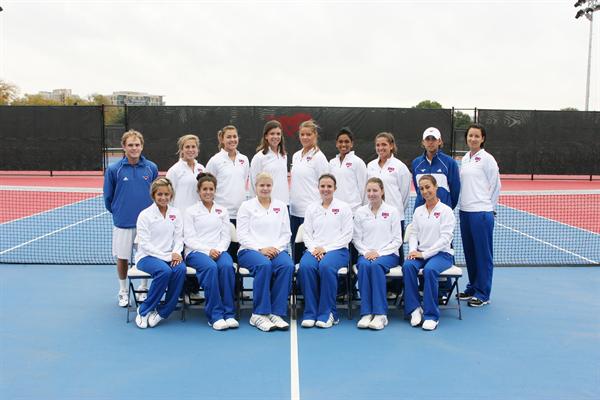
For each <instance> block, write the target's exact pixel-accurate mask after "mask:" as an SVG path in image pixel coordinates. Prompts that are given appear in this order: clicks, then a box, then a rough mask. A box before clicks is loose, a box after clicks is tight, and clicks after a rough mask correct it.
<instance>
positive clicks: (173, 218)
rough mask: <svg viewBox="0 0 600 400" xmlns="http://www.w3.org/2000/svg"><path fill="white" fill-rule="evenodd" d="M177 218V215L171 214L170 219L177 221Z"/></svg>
mask: <svg viewBox="0 0 600 400" xmlns="http://www.w3.org/2000/svg"><path fill="white" fill-rule="evenodd" d="M175 218H177V216H175V215H174V214H169V219H170V220H171V221H175Z"/></svg>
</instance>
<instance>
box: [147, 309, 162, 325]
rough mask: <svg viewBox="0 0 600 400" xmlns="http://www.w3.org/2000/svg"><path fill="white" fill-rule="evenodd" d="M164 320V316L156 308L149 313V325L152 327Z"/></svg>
mask: <svg viewBox="0 0 600 400" xmlns="http://www.w3.org/2000/svg"><path fill="white" fill-rule="evenodd" d="M162 320H163V317H161V316H160V314H159V313H158V311H156V310H154V311H152V312H151V313H150V314H148V326H149V327H150V328H154V327H155V326H156V325H158V323H159V322H160V321H162Z"/></svg>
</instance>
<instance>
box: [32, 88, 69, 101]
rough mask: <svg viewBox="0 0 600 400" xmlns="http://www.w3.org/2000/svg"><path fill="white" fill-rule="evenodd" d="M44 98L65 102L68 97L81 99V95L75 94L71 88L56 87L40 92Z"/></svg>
mask: <svg viewBox="0 0 600 400" xmlns="http://www.w3.org/2000/svg"><path fill="white" fill-rule="evenodd" d="M38 95H40V96H41V97H42V98H44V99H48V100H52V101H58V102H60V103H65V102H66V101H67V99H79V96H77V95H73V93H72V91H71V89H54V90H52V91H51V92H39V93H38Z"/></svg>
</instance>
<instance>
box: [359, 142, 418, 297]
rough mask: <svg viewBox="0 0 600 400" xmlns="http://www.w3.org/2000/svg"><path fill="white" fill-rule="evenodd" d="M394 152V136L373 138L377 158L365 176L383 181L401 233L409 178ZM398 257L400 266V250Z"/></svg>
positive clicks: (388, 201) (403, 165)
mask: <svg viewBox="0 0 600 400" xmlns="http://www.w3.org/2000/svg"><path fill="white" fill-rule="evenodd" d="M396 150H397V149H396V141H395V139H394V135H392V134H391V133H389V132H381V133H379V134H377V136H375V151H376V152H377V155H378V158H376V159H375V160H373V161H371V162H369V164H368V165H367V176H368V177H369V178H372V177H376V178H379V179H381V180H382V181H383V186H384V187H385V196H386V202H387V203H388V204H389V205H391V206H394V207H396V209H397V210H398V212H399V215H400V224H401V226H402V232H404V219H405V212H406V209H407V208H408V201H409V197H410V177H411V176H410V171H409V170H408V168H407V167H406V165H405V164H404V163H403V162H402V161H400V160H398V159H397V158H396V157H394V154H395V153H396ZM399 256H400V263H401V264H402V262H403V261H404V253H403V252H402V250H400V252H399ZM398 289H399V288H398Z"/></svg>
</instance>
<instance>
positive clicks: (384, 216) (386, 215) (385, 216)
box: [381, 212, 390, 219]
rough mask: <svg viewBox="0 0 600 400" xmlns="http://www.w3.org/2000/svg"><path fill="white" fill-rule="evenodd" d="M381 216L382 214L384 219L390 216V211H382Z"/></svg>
mask: <svg viewBox="0 0 600 400" xmlns="http://www.w3.org/2000/svg"><path fill="white" fill-rule="evenodd" d="M381 216H382V217H383V218H384V219H386V218H387V217H389V216H390V213H388V212H382V213H381Z"/></svg>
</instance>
